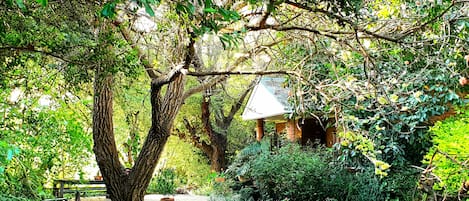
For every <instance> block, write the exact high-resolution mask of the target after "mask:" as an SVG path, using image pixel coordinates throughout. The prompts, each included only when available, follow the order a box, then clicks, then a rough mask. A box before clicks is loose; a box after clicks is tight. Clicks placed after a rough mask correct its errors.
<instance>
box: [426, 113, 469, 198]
mask: <svg viewBox="0 0 469 201" xmlns="http://www.w3.org/2000/svg"><path fill="white" fill-rule="evenodd" d="M430 131H431V133H432V134H433V135H434V137H433V143H434V146H433V147H432V148H431V150H430V151H429V152H428V154H427V155H426V156H425V160H424V162H425V163H426V164H427V165H430V166H432V167H434V170H433V173H434V174H435V175H436V176H438V178H440V179H441V181H440V182H438V183H436V185H435V186H434V188H435V190H441V191H444V193H448V194H453V195H457V194H458V191H459V189H460V188H461V186H462V183H463V182H465V181H469V168H468V165H467V160H468V158H469V154H468V153H469V151H468V150H469V137H468V131H469V108H466V109H465V110H463V111H461V113H460V114H459V115H457V116H455V117H452V118H450V119H447V120H445V121H443V122H437V123H436V124H435V126H433V127H432V128H431V129H430Z"/></svg>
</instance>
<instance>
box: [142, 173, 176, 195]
mask: <svg viewBox="0 0 469 201" xmlns="http://www.w3.org/2000/svg"><path fill="white" fill-rule="evenodd" d="M176 188H177V175H176V171H175V170H173V169H162V170H161V171H160V172H159V173H158V175H157V176H156V177H154V178H153V179H152V181H151V182H150V185H149V186H148V189H147V192H148V193H159V194H164V195H170V194H174V193H176Z"/></svg>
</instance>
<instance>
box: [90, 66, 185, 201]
mask: <svg viewBox="0 0 469 201" xmlns="http://www.w3.org/2000/svg"><path fill="white" fill-rule="evenodd" d="M111 86H112V76H111V75H105V74H103V73H100V72H99V70H98V72H97V73H96V77H95V84H94V88H95V98H94V101H95V102H94V107H93V139H94V147H93V150H94V152H95V155H96V160H97V162H98V166H99V168H100V170H101V173H102V175H103V178H104V182H105V183H106V188H107V190H108V194H109V197H110V198H111V200H113V201H141V200H143V198H144V196H145V191H146V189H147V187H148V185H149V183H150V180H151V178H152V175H153V172H154V170H155V167H156V165H157V162H158V159H159V157H160V155H161V152H162V151H163V147H164V145H165V144H166V142H167V140H168V137H169V136H170V130H171V126H172V124H173V121H174V118H175V116H176V114H177V112H178V110H179V107H180V105H181V103H182V99H181V98H180V97H182V91H183V86H184V78H183V76H182V75H177V76H176V78H175V79H174V80H173V81H172V82H171V83H170V84H169V86H168V89H167V90H168V91H171V93H169V92H168V93H166V94H165V97H164V99H162V98H161V94H160V93H161V87H162V86H161V85H157V84H152V87H151V105H152V126H151V128H150V131H149V132H148V136H147V138H146V141H145V143H144V145H143V147H142V150H141V152H140V154H139V157H138V158H137V160H136V161H135V165H134V167H133V168H132V169H131V170H130V172H129V171H127V170H125V169H124V166H123V165H122V164H121V163H120V161H119V157H118V152H117V147H116V144H115V140H114V131H113V123H112V110H113V107H112V99H113V98H112V97H113V96H112V87H111Z"/></svg>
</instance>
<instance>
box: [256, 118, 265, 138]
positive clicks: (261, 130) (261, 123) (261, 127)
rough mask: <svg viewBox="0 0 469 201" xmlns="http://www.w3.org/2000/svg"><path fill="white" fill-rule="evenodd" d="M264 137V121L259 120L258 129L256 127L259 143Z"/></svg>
mask: <svg viewBox="0 0 469 201" xmlns="http://www.w3.org/2000/svg"><path fill="white" fill-rule="evenodd" d="M263 137H264V119H258V120H257V127H256V139H257V141H261V140H262V138H263Z"/></svg>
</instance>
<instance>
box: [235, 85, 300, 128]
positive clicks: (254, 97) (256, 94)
mask: <svg viewBox="0 0 469 201" xmlns="http://www.w3.org/2000/svg"><path fill="white" fill-rule="evenodd" d="M284 81H285V79H284V78H273V77H263V78H262V79H261V80H260V81H259V83H258V84H257V85H256V86H255V87H254V90H253V91H252V94H251V96H250V97H249V101H248V103H247V105H246V107H245V109H244V112H243V115H242V118H243V119H244V120H253V119H269V118H278V117H279V116H280V117H282V116H283V115H284V114H289V113H291V112H292V110H291V107H290V106H289V104H288V93H289V91H290V89H288V88H285V87H282V86H283V83H284Z"/></svg>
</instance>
